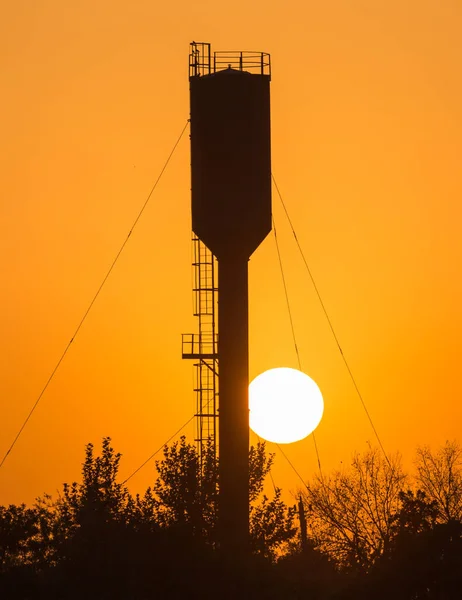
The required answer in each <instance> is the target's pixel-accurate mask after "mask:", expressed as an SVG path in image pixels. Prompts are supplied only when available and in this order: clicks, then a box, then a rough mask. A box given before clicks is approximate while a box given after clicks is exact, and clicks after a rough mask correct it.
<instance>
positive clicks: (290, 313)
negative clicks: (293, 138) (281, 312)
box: [273, 216, 322, 481]
mask: <svg viewBox="0 0 462 600" xmlns="http://www.w3.org/2000/svg"><path fill="white" fill-rule="evenodd" d="M273 233H274V241H275V243H276V251H277V255H278V260H279V267H280V269H281V277H282V283H283V286H284V294H285V297H286V304H287V312H288V313H289V320H290V328H291V330H292V338H293V342H294V346H295V353H296V355H297V362H298V368H299V370H300V371H302V361H301V359H300V352H299V350H298V346H297V338H296V336H295V327H294V321H293V318H292V309H291V307H290V301H289V292H288V289H287V283H286V278H285V275H284V266H283V264H282V257H281V251H280V248H279V241H278V235H277V229H276V222H275V220H274V216H273ZM312 437H313V443H314V449H315V452H316V458H317V461H318V468H319V472H320V474H321V479H322V469H321V459H320V457H319V450H318V444H317V443H316V436H315V433H314V431H313V432H312ZM276 446H277V447H278V448H279V450H281V452H282V455H283V456H284V458H285V459H286V460H287V461H288V463H289V464H290V466H291V467H292V469H294V471H295V473H296V474H297V475H298V476H299V477H300V475H299V473H298V472H297V470H296V469H295V467H294V466H293V465H292V463H291V462H290V460H289V459H288V458H287V456H286V455H285V453H284V451H283V450H282V448H281V447H280V445H279V444H276ZM302 481H303V480H302Z"/></svg>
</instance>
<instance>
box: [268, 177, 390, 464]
mask: <svg viewBox="0 0 462 600" xmlns="http://www.w3.org/2000/svg"><path fill="white" fill-rule="evenodd" d="M271 178H272V180H273V183H274V186H275V188H276V191H277V194H278V196H279V200H280V201H281V204H282V207H283V209H284V212H285V214H286V217H287V220H288V222H289V225H290V228H291V230H292V234H293V236H294V238H295V242H296V244H297V247H298V250H299V252H300V255H301V257H302V260H303V262H304V264H305V267H306V270H307V272H308V275H309V277H310V279H311V283H312V284H313V287H314V290H315V292H316V295H317V297H318V300H319V302H320V304H321V308H322V310H323V312H324V316H325V317H326V320H327V322H328V324H329V327H330V330H331V332H332V335H333V337H334V340H335V343H336V344H337V347H338V349H339V352H340V354H341V356H342V359H343V362H344V364H345V367H346V369H347V371H348V374H349V376H350V379H351V381H352V382H353V386H354V388H355V390H356V393H357V395H358V398H359V399H360V401H361V404H362V406H363V409H364V411H365V413H366V415H367V418H368V420H369V423H370V425H371V427H372V431H373V432H374V434H375V437H376V439H377V442H378V444H379V446H380V449H381V450H382V452H383V455H384V457H385V460H386V461H387V463H388V466H389V467H390V468H392V469H393V467H392V465H391V463H390V460H389V458H388V456H387V453H386V452H385V448H384V447H383V444H382V441H381V439H380V436H379V434H378V432H377V429H376V428H375V426H374V423H373V421H372V417H371V415H370V414H369V411H368V409H367V406H366V402H365V400H364V398H363V396H362V394H361V392H360V390H359V387H358V384H357V383H356V379H355V377H354V375H353V372H352V370H351V368H350V365H349V363H348V361H347V359H346V357H345V355H344V354H343V350H342V348H341V346H340V342H339V339H338V337H337V334H336V333H335V329H334V326H333V325H332V321H331V320H330V317H329V313H328V312H327V309H326V307H325V304H324V302H323V300H322V297H321V294H320V292H319V289H318V286H317V285H316V282H315V280H314V277H313V274H312V273H311V269H310V267H309V266H308V262H307V260H306V258H305V254H304V252H303V250H302V247H301V245H300V242H299V241H298V238H297V234H296V233H295V229H294V226H293V224H292V220H291V218H290V216H289V212H288V210H287V208H286V205H285V203H284V200H283V198H282V194H281V192H280V191H279V187H278V184H277V183H276V179H275V177H274V175H273V173H271Z"/></svg>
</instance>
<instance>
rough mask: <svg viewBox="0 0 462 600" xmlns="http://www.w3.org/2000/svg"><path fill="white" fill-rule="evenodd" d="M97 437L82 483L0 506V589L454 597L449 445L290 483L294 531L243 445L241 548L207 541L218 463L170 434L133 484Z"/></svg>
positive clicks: (457, 575) (461, 529)
mask: <svg viewBox="0 0 462 600" xmlns="http://www.w3.org/2000/svg"><path fill="white" fill-rule="evenodd" d="M120 458H121V457H120V454H117V453H115V452H114V450H113V448H112V447H111V442H110V439H109V438H105V439H104V440H103V443H102V449H101V452H100V454H98V455H97V454H96V453H95V451H94V448H93V446H92V445H91V444H89V445H88V446H87V448H86V454H85V461H84V463H83V470H82V482H81V483H72V484H64V485H63V489H62V492H61V494H60V495H59V497H58V498H57V499H56V500H53V499H52V498H51V497H50V496H44V497H42V498H40V499H38V500H37V501H36V503H35V505H34V506H32V507H27V506H25V505H19V506H16V505H10V506H8V507H4V506H0V598H2V599H3V598H5V600H7V599H12V600H14V599H21V600H25V599H36V598H37V599H41V598H47V599H51V600H54V599H56V600H58V599H59V600H61V599H62V600H67V599H69V600H70V599H72V600H73V599H79V600H81V599H89V600H92V599H96V598H97V599H99V600H106V599H108V600H109V599H126V600H135V599H136V600H144V599H153V598H160V599H161V598H167V599H168V598H201V599H204V600H207V599H209V598H212V597H214V598H219V600H224V599H228V598H229V599H231V598H233V599H234V598H236V599H241V598H255V599H256V598H268V599H270V598H271V599H272V598H274V599H290V598H294V599H295V598H306V599H307V600H308V599H313V600H327V599H331V600H350V599H351V600H353V599H355V600H363V599H364V600H366V599H367V600H369V599H371V600H373V599H377V600H382V599H390V598H391V599H393V600H401V599H402V600H423V599H425V600H433V599H434V600H460V599H461V598H462V449H461V447H460V446H459V445H458V444H457V443H447V444H446V445H445V446H443V447H442V448H440V449H439V450H438V451H436V452H431V451H430V450H429V449H428V448H419V449H418V451H417V455H416V461H415V467H416V469H415V475H414V477H412V478H411V477H410V476H409V475H407V474H405V473H404V472H403V469H402V467H401V464H400V460H399V458H398V457H395V458H393V459H392V460H391V459H390V462H388V461H387V460H385V459H384V458H383V457H382V455H381V454H380V453H379V452H378V451H377V450H375V449H373V448H369V449H368V450H367V451H366V452H365V453H363V454H361V455H359V454H358V455H356V456H355V457H354V458H353V460H352V463H351V465H350V466H349V467H348V468H345V469H343V470H342V471H338V472H334V473H331V474H323V475H319V476H318V477H316V478H314V480H313V481H312V482H310V483H309V484H308V485H307V486H306V488H305V489H304V490H300V497H301V499H302V502H301V504H302V505H303V506H304V511H305V516H306V524H307V531H306V534H307V535H306V536H303V535H301V532H300V527H299V514H298V513H297V510H296V507H295V506H293V507H290V506H287V505H286V504H285V503H284V502H283V501H282V500H281V491H280V490H279V489H278V488H275V489H274V493H272V494H271V495H270V496H267V495H265V494H264V481H265V478H266V477H267V476H268V474H269V472H270V469H271V465H272V462H273V456H272V455H267V454H266V452H265V446H264V445H263V444H258V445H257V446H256V447H252V448H251V450H250V454H249V464H250V507H251V508H250V522H251V526H250V530H251V549H252V556H251V557H250V559H248V560H243V558H242V557H236V558H235V560H234V561H233V562H232V564H230V562H229V561H226V560H224V558H223V557H222V556H221V554H220V551H219V547H218V543H217V531H216V522H217V508H216V505H217V490H218V488H217V486H218V482H217V464H216V461H215V460H214V458H213V453H212V450H211V448H208V449H207V451H206V452H205V455H204V457H203V460H202V461H200V460H199V457H198V454H197V452H196V449H195V447H194V446H193V445H190V444H188V443H187V442H186V440H185V439H184V438H182V439H181V440H180V441H179V442H176V443H174V444H173V445H171V446H170V447H165V448H164V456H163V459H162V460H160V461H158V462H157V463H156V466H157V472H158V477H157V479H156V480H155V482H154V483H153V486H152V487H151V488H149V489H148V490H146V492H145V493H144V494H143V495H136V496H132V495H131V494H130V493H129V491H128V489H127V488H126V487H125V486H124V485H123V484H121V483H119V482H118V471H119V463H120Z"/></svg>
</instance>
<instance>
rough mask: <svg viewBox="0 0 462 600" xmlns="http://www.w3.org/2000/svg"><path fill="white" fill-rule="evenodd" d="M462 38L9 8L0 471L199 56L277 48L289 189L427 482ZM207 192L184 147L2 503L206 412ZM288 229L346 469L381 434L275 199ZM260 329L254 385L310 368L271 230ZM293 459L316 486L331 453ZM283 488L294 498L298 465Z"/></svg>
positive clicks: (388, 21)
mask: <svg viewBox="0 0 462 600" xmlns="http://www.w3.org/2000/svg"><path fill="white" fill-rule="evenodd" d="M461 25H462V5H461V4H460V3H459V2H458V1H457V0H427V1H425V2H422V1H420V2H418V1H417V0H404V1H403V0H389V1H387V2H385V1H384V0H376V1H373V0H369V1H368V0H351V1H350V2H346V1H345V0H327V1H326V2H323V3H316V4H315V3H313V4H312V5H311V4H310V3H306V2H301V1H299V0H298V1H295V0H291V1H289V2H287V3H285V4H284V5H281V4H280V3H277V4H276V3H263V2H261V1H260V0H256V1H255V2H253V3H250V4H249V3H244V2H241V1H240V0H238V1H237V2H236V3H234V4H233V5H232V6H228V5H226V6H220V5H217V4H215V3H214V4H212V3H211V2H203V1H198V2H196V3H194V4H191V3H186V2H183V1H179V2H176V3H170V4H167V3H165V4H159V3H156V2H152V0H150V1H148V0H131V1H130V2H128V1H127V0H112V1H111V2H109V0H96V1H95V0H92V1H91V2H90V1H89V0H80V1H79V2H65V3H63V2H59V1H58V0H40V1H37V0H16V1H15V2H5V3H3V5H2V19H1V20H0V39H1V44H2V51H1V52H0V61H1V69H2V75H3V76H2V81H1V84H0V85H1V94H0V108H1V110H0V115H1V116H0V118H1V131H2V143H1V144H0V153H1V155H0V165H1V166H0V169H1V181H2V193H1V196H0V223H1V225H2V236H1V237H0V275H1V277H0V332H1V337H0V408H1V412H0V415H1V417H0V455H1V456H3V454H4V453H5V451H6V450H7V448H8V447H9V445H10V444H11V441H12V439H13V438H14V436H15V434H16V432H17V430H18V428H19V426H20V425H21V423H22V422H23V420H24V418H25V416H26V415H27V413H28V411H29V410H30V407H31V405H32V404H33V402H34V401H35V399H36V398H37V395H38V393H39V392H40V390H41V388H42V387H43V385H44V383H45V382H46V380H47V378H48V376H49V374H50V372H51V370H52V369H53V367H54V365H55V364H56V361H57V360H58V358H59V356H60V355H61V353H62V351H63V349H64V347H65V345H66V344H67V343H68V341H69V339H70V337H71V336H72V333H73V331H74V330H75V327H76V326H77V324H78V322H79V321H80V318H81V317H82V315H83V313H84V312H85V310H86V308H87V306H88V303H89V301H90V300H91V298H92V297H93V294H94V293H95V291H96V289H97V288H98V286H99V284H100V282H101V280H102V278H103V277H104V275H105V273H106V271H107V269H108V267H109V265H110V263H111V262H112V260H113V258H114V256H115V254H116V253H117V251H118V249H119V247H120V244H121V243H122V241H123V240H124V238H125V236H126V235H127V233H128V230H129V228H130V226H131V224H132V222H133V220H134V218H135V217H136V215H137V213H138V211H139V209H140V207H141V206H142V204H143V202H144V200H145V198H146V196H147V194H148V192H149V190H150V189H151V187H152V185H153V183H154V181H155V179H156V178H157V175H158V173H159V171H160V169H161V167H162V165H163V163H164V161H165V159H166V157H167V155H168V153H169V152H170V150H171V148H172V146H173V144H174V142H175V140H176V138H177V137H178V135H179V133H180V131H181V129H182V128H183V126H184V124H185V122H186V119H187V118H188V112H189V91H188V73H187V65H188V51H189V42H190V41H191V40H193V39H195V40H197V41H208V42H211V43H212V46H213V49H215V50H226V49H230V48H231V49H242V50H254V49H255V50H261V51H266V52H270V53H271V58H272V67H273V70H272V75H273V76H272V84H271V94H272V164H273V172H274V175H275V177H276V180H277V182H278V185H279V187H280V189H281V192H282V194H283V197H284V200H285V202H286V204H287V207H288V209H289V211H290V214H291V217H292V220H293V222H294V225H295V227H296V230H297V235H298V238H299V240H300V243H301V244H302V247H303V249H304V251H305V254H306V257H307V259H308V261H309V264H310V267H311V269H312V272H313V275H314V277H315V279H316V282H317V284H318V287H319V290H320V292H321V294H322V297H323V300H324V302H325V305H326V307H327V309H328V311H329V314H330V317H331V319H332V322H333V324H334V327H335V329H336V332H337V334H338V337H339V339H340V343H341V345H342V348H343V351H344V353H345V355H346V357H347V359H348V360H349V363H350V365H351V368H352V370H353V373H354V374H355V377H356V379H357V382H358V385H359V387H360V389H361V391H362V393H363V396H364V398H365V400H366V403H367V406H368V409H369V411H370V413H371V415H372V417H373V419H374V423H375V425H376V427H377V429H378V431H379V433H380V435H381V438H382V441H383V444H384V446H385V448H386V449H387V451H389V452H396V451H401V452H402V453H403V455H404V457H405V460H406V461H407V463H408V464H409V465H410V464H411V461H412V457H413V453H414V450H415V448H416V446H417V445H418V444H430V445H432V446H434V447H436V446H438V445H440V444H442V443H444V441H445V440H446V439H458V440H459V441H460V426H461V422H462V403H461V402H460V396H461V389H462V385H461V383H460V377H459V373H460V356H461V350H462V341H461V340H462V315H461V310H460V306H461V305H462V284H461V282H460V279H461V278H460V270H461V264H462V241H461V233H460V231H461V217H462V215H461V207H460V198H461V192H462V177H461V167H460V157H461V155H462V135H461V134H462V108H461V107H462V75H461V69H460V65H461V60H462V38H461V36H460V30H461ZM189 187H190V174H189V147H188V139H187V136H184V138H183V140H182V142H181V144H180V146H179V147H178V150H177V152H176V153H175V155H174V157H173V159H172V162H171V165H170V166H169V168H168V170H167V171H166V173H165V176H164V177H163V179H162V181H161V183H160V184H159V187H158V188H157V190H156V192H155V194H154V195H153V197H152V199H151V202H150V203H149V205H148V207H147V209H146V212H145V214H144V215H143V217H142V219H141V221H140V222H139V224H138V226H137V228H136V230H135V232H134V234H133V235H132V237H131V239H130V241H129V243H128V245H127V247H126V250H125V252H124V254H123V255H122V257H121V259H120V261H119V263H118V265H117V267H116V269H115V270H114V272H113V273H112V275H111V277H110V279H109V280H108V282H107V284H106V286H105V288H104V290H103V292H102V293H101V295H100V297H99V298H98V300H97V302H96V304H95V306H94V307H93V310H92V311H91V313H90V315H89V317H88V320H87V321H86V323H85V324H84V326H83V328H82V330H81V332H80V334H79V336H78V338H77V339H76V340H75V342H74V344H73V345H72V348H71V350H70V352H69V354H68V356H67V357H66V359H65V361H64V362H63V364H62V366H61V368H60V370H59V371H58V373H57V375H56V377H55V379H54V381H53V382H52V384H51V386H50V388H49V389H48V390H47V392H46V394H45V395H44V397H43V399H42V401H41V403H40V405H39V407H38V409H37V411H36V413H35V414H34V415H33V417H32V419H31V421H30V423H29V424H28V426H27V428H26V429H25V431H24V433H23V435H22V437H21V438H20V440H19V442H18V444H17V446H16V447H15V449H14V451H13V452H12V453H11V455H10V456H9V457H8V459H7V461H6V462H5V464H4V466H3V468H2V469H1V470H0V504H7V503H9V502H16V503H17V502H21V501H25V502H31V501H33V499H34V498H35V497H37V496H38V495H41V494H43V493H44V492H48V493H51V494H54V495H55V494H56V491H57V490H58V489H59V488H60V487H61V485H62V482H64V481H73V480H75V479H78V478H79V474H80V465H81V462H82V461H83V458H84V446H85V444H86V443H87V442H90V441H92V442H94V443H95V444H97V445H99V441H100V440H101V438H102V437H103V436H106V435H109V436H111V437H112V438H113V444H114V447H115V449H116V450H118V451H120V452H122V453H123V460H122V464H121V475H122V477H125V476H127V475H129V474H130V473H131V472H132V471H133V470H134V469H135V468H136V467H138V466H139V465H140V464H141V463H142V462H143V460H145V459H146V458H147V457H148V456H149V455H150V454H151V453H152V452H153V451H154V450H155V449H156V448H157V447H159V446H160V445H161V444H162V443H163V442H164V441H165V440H166V439H167V438H168V437H169V436H170V435H171V434H172V433H173V432H174V431H175V430H176V429H178V427H179V426H180V425H181V424H182V423H184V422H185V421H186V420H187V419H188V418H189V417H190V416H191V414H192V413H193V411H194V403H195V399H194V394H193V391H192V384H193V367H192V364H191V363H189V362H187V361H182V360H181V333H183V332H192V331H196V327H197V325H196V322H195V320H194V318H193V317H192V293H191V265H190V263H191V245H190V195H189ZM273 211H274V215H275V219H276V224H277V227H278V237H279V240H280V244H281V252H282V258H283V261H284V266H285V271H286V276H287V285H288V290H289V295H290V298H291V302H292V310H293V316H294V323H295V330H296V334H297V341H298V346H299V349H300V354H301V360H302V365H303V368H304V370H305V371H306V372H307V373H308V374H309V375H310V376H311V377H313V379H315V380H316V382H317V383H318V385H319V387H320V388H321V390H322V392H323V394H324V398H325V415H324V419H323V421H322V422H321V425H320V426H319V428H318V430H317V441H318V446H319V450H320V455H321V461H322V464H323V468H324V469H326V470H328V469H331V468H334V467H336V466H338V465H339V464H340V462H341V461H343V463H344V464H346V463H348V462H349V459H350V457H351V454H352V453H353V452H354V451H355V450H363V449H364V448H365V444H366V442H367V441H368V440H370V441H371V442H372V443H374V442H375V440H374V436H373V432H372V430H371V428H370V425H369V423H368V421H367V417H366V416H365V414H364V411H363V409H362V407H361V405H360V402H359V399H358V398H357V396H356V394H355V391H354V388H353V386H352V384H351V381H350V380H349V377H348V374H347V372H346V370H345V367H344V365H343V363H342V360H341V357H340V355H339V352H338V350H337V348H336V346H335V343H334V341H333V339H332V336H331V334H330V331H329V328H328V325H327V323H326V321H325V319H324V317H323V314H322V311H321V308H320V306H319V303H318V301H317V299H316V296H315V293H314V291H313V288H312V286H311V284H310V282H309V279H308V277H307V274H306V271H305V269H304V265H303V263H302V261H301V258H300V256H299V254H298V251H297V248H296V246H295V243H294V241H293V238H292V236H291V232H290V229H289V227H288V225H287V222H286V221H285V218H284V214H283V211H282V208H281V206H280V203H279V200H278V198H277V196H276V194H274V197H273ZM250 311H251V314H250V338H251V339H250V341H251V347H250V370H251V376H255V375H257V374H258V373H260V372H261V371H262V370H265V369H267V368H271V367H275V366H292V367H295V366H296V364H297V363H296V356H295V352H294V348H293V343H292V337H291V331H290V326H289V321H288V316H287V310H286V306H285V299H284V291H283V287H282V282H281V277H280V272H279V266H278V263H277V256H276V249H275V245H274V239H273V238H272V237H271V236H270V237H268V238H267V239H266V240H265V242H264V243H263V244H262V246H261V247H260V248H259V249H258V251H257V252H256V253H255V255H254V256H253V257H252V259H251V262H250ZM186 434H187V435H188V436H189V437H190V438H191V439H192V436H193V428H192V426H189V427H188V428H187V429H186ZM268 447H269V449H270V450H273V448H272V447H271V445H269V446H268ZM285 450H286V452H287V454H288V456H289V457H290V458H291V460H292V461H293V462H294V464H295V465H296V466H297V469H298V470H299V471H300V473H301V474H302V475H303V477H305V478H309V477H311V476H312V475H313V473H314V472H315V471H316V461H315V457H314V452H313V445H312V441H311V439H307V440H305V441H303V442H299V443H297V444H294V445H291V446H289V447H287V448H286V449H285ZM274 474H275V475H274V476H275V482H276V484H277V485H282V486H283V487H284V488H285V489H286V490H293V489H295V488H296V487H298V484H299V482H298V481H297V479H296V478H295V476H294V474H293V472H291V470H290V469H289V468H288V466H287V464H286V463H285V461H284V459H283V458H282V457H280V456H277V459H276V465H275V468H274ZM152 478H153V468H152V466H150V467H145V469H143V471H142V472H140V473H139V474H138V475H137V476H136V478H133V480H132V481H131V482H130V484H131V489H132V490H133V491H143V490H144V489H145V488H146V487H147V486H148V485H149V484H150V483H151V482H152Z"/></svg>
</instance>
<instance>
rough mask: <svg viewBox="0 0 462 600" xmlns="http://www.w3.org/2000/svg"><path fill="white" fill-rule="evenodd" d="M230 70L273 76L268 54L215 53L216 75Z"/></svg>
mask: <svg viewBox="0 0 462 600" xmlns="http://www.w3.org/2000/svg"><path fill="white" fill-rule="evenodd" d="M229 68H231V69H236V70H237V71H247V72H248V73H254V74H258V75H271V57H270V55H269V54H268V53H267V52H251V51H220V52H214V53H213V72H214V73H216V72H217V71H222V70H223V69H229Z"/></svg>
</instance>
